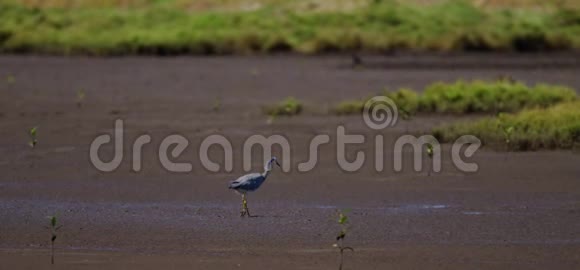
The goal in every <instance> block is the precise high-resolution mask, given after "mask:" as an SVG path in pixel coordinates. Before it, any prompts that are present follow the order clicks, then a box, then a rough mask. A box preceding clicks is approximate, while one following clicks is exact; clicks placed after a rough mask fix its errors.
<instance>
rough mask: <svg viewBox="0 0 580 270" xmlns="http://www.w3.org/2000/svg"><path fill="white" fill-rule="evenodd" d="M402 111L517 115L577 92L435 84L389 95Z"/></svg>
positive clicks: (357, 104) (347, 108) (349, 104)
mask: <svg viewBox="0 0 580 270" xmlns="http://www.w3.org/2000/svg"><path fill="white" fill-rule="evenodd" d="M384 95H385V96H387V97H389V98H391V99H392V100H393V101H394V102H395V104H396V105H397V108H398V109H399V111H401V112H403V113H406V114H409V115H413V114H415V113H418V112H419V113H453V114H467V113H499V112H516V111H519V110H522V109H526V108H535V107H540V108H545V107H548V106H551V105H554V104H558V103H563V102H570V101H575V100H577V98H578V97H577V95H576V92H575V91H574V90H572V89H570V88H568V87H564V86H557V85H546V84H538V85H535V86H533V87H528V86H526V85H525V84H523V83H520V82H511V81H505V80H500V81H494V82H484V81H472V82H464V81H458V82H455V83H435V84H431V85H430V86H428V87H427V88H426V89H425V91H424V92H423V94H422V95H418V94H417V93H416V92H414V91H412V90H408V89H401V90H399V91H396V92H385V93H384ZM364 102H365V101H364V100H353V101H345V102H342V103H340V104H338V105H337V106H336V107H335V108H334V109H333V110H332V111H333V112H334V113H336V114H354V113H361V112H362V110H363V107H364Z"/></svg>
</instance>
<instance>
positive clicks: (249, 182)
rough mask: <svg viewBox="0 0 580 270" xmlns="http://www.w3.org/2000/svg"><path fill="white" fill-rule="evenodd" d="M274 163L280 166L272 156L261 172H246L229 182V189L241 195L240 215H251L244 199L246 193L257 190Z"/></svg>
mask: <svg viewBox="0 0 580 270" xmlns="http://www.w3.org/2000/svg"><path fill="white" fill-rule="evenodd" d="M274 163H275V164H276V165H278V167H280V163H278V160H277V159H276V157H272V159H270V161H268V163H266V165H264V172H263V173H250V174H246V175H244V176H241V177H240V178H238V179H236V180H234V181H232V182H230V186H229V189H233V190H235V191H236V192H237V193H239V194H241V195H242V211H241V212H240V216H242V217H243V216H245V215H248V217H251V215H250V210H249V209H248V201H247V200H246V193H248V192H250V191H255V190H257V189H258V188H259V187H260V186H261V185H262V183H264V181H265V180H266V177H268V174H270V171H271V170H272V165H273V164H274Z"/></svg>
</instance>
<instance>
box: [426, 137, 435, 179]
mask: <svg viewBox="0 0 580 270" xmlns="http://www.w3.org/2000/svg"><path fill="white" fill-rule="evenodd" d="M425 152H426V153H427V156H428V157H429V160H430V161H431V164H433V162H432V161H433V144H430V143H429V144H427V148H426V149H425ZM427 176H431V170H428V171H427Z"/></svg>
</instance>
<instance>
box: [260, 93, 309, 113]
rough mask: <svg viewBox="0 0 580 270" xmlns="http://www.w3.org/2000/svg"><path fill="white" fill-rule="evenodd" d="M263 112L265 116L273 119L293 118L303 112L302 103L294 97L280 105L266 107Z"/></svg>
mask: <svg viewBox="0 0 580 270" xmlns="http://www.w3.org/2000/svg"><path fill="white" fill-rule="evenodd" d="M262 110H263V112H264V114H266V115H269V116H271V117H277V116H293V115H298V114H300V113H301V112H302V103H301V102H300V101H299V100H297V99H295V98H293V97H288V98H286V99H284V100H283V101H281V102H279V103H278V104H275V105H270V106H265V107H263V108H262Z"/></svg>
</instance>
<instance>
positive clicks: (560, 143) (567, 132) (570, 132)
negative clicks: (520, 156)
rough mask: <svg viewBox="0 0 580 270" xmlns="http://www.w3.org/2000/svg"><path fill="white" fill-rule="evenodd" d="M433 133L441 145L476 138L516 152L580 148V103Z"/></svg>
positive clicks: (502, 115) (539, 109) (509, 115)
mask: <svg viewBox="0 0 580 270" xmlns="http://www.w3.org/2000/svg"><path fill="white" fill-rule="evenodd" d="M433 134H434V136H435V137H436V138H437V139H438V140H439V141H440V142H453V141H455V140H456V139H457V138H459V137H460V136H462V135H474V136H476V137H478V138H479V139H480V140H481V141H482V143H483V144H484V145H491V146H492V147H497V148H503V149H508V150H514V151H525V150H538V149H572V148H578V147H580V101H575V102H569V103H563V104H559V105H556V106H553V107H550V108H537V109H529V110H524V111H521V112H519V113H516V114H500V115H498V116H496V117H487V118H484V119H481V120H479V121H475V122H467V123H456V124H451V125H448V126H443V127H438V128H435V129H434V130H433Z"/></svg>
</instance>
